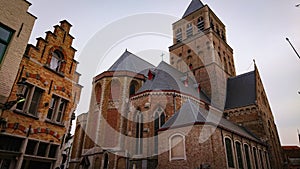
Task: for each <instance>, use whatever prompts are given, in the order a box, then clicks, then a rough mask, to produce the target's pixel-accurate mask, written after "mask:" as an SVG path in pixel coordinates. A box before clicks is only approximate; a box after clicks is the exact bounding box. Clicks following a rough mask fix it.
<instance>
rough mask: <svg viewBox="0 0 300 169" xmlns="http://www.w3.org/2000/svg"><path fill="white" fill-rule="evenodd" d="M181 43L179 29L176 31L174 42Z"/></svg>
mask: <svg viewBox="0 0 300 169" xmlns="http://www.w3.org/2000/svg"><path fill="white" fill-rule="evenodd" d="M181 41H182V30H181V28H179V29H177V30H176V42H181Z"/></svg>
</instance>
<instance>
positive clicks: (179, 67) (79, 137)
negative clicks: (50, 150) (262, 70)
mask: <svg viewBox="0 0 300 169" xmlns="http://www.w3.org/2000/svg"><path fill="white" fill-rule="evenodd" d="M172 28H173V45H172V46H170V47H169V52H170V64H168V63H166V62H164V61H162V62H161V63H160V64H159V65H158V66H154V65H152V64H151V63H148V62H147V61H145V60H143V59H141V58H140V57H138V56H136V55H135V54H133V53H131V52H129V51H127V50H126V51H125V52H124V53H123V54H122V55H121V56H120V58H119V59H118V60H117V61H116V62H115V63H113V64H112V66H111V67H110V68H109V69H108V70H107V71H105V72H102V73H101V74H99V75H97V76H96V77H94V79H93V90H92V97H91V103H90V110H89V112H88V113H86V114H82V115H80V116H79V117H78V119H77V123H76V132H75V136H74V143H73V150H72V154H71V158H72V159H71V161H70V168H74V169H75V168H89V169H93V168H95V169H96V168H97V169H98V168H101V169H113V168H124V169H127V168H132V169H139V168H143V169H146V168H148V169H150V168H160V169H165V168H172V169H177V168H178V169H182V168H186V169H200V168H201V169H204V168H207V169H208V168H213V169H223V168H239V169H241V168H247V169H281V168H282V167H283V159H282V152H281V151H282V150H281V145H280V140H279V136H278V132H277V128H276V124H275V122H274V117H273V114H272V111H271V108H270V105H269V103H268V99H267V96H266V93H265V90H264V87H263V84H262V81H261V79H260V75H259V71H258V69H257V67H256V65H255V64H254V70H253V71H250V72H248V73H245V74H241V75H236V72H235V65H234V60H233V49H232V48H231V47H230V45H229V44H227V40H226V30H225V25H224V24H223V23H222V21H221V20H220V19H219V18H218V17H217V16H216V15H215V14H214V12H213V11H212V10H211V9H210V8H209V6H207V5H204V4H203V3H202V2H201V1H200V0H192V2H191V3H190V5H189V6H188V8H187V9H186V11H185V13H184V14H183V16H182V18H181V19H180V20H178V21H177V22H175V23H173V25H172Z"/></svg>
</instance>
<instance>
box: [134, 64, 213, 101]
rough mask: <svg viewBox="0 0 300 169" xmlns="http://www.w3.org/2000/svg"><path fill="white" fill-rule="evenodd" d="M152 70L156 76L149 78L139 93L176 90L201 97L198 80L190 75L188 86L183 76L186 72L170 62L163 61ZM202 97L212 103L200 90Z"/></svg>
mask: <svg viewBox="0 0 300 169" xmlns="http://www.w3.org/2000/svg"><path fill="white" fill-rule="evenodd" d="M152 71H153V73H154V74H155V77H154V78H153V79H152V80H148V79H147V80H146V82H145V83H144V85H143V86H142V87H141V88H140V89H139V90H138V91H137V93H141V92H145V91H163V90H175V91H178V92H180V93H184V94H188V95H191V96H194V97H195V98H198V99H199V92H198V88H197V87H194V85H195V84H196V81H195V80H193V79H192V78H190V77H189V79H188V87H186V86H185V84H184V82H183V80H182V78H185V77H186V74H184V73H182V72H180V71H178V70H177V69H175V68H173V67H172V66H171V65H169V64H168V63H166V62H164V61H162V62H160V64H159V65H158V66H157V67H156V68H155V69H153V70H152ZM200 99H201V100H203V101H205V102H207V103H210V99H209V98H208V97H207V96H206V95H205V94H204V92H203V91H201V92H200Z"/></svg>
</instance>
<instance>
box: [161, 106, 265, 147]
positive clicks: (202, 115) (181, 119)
mask: <svg viewBox="0 0 300 169" xmlns="http://www.w3.org/2000/svg"><path fill="white" fill-rule="evenodd" d="M208 113H209V112H208V111H207V110H205V109H203V108H201V107H199V106H198V105H196V104H195V103H193V102H192V101H190V100H187V101H186V102H185V103H184V104H183V105H182V107H181V108H180V110H179V111H178V112H176V113H175V114H174V115H173V116H172V117H171V118H170V119H169V120H168V121H167V122H166V123H165V124H164V125H163V126H162V128H161V129H160V130H167V129H175V128H180V127H183V126H190V125H194V124H195V123H203V124H204V123H206V122H211V123H213V124H215V125H217V126H218V127H221V128H223V129H226V130H228V131H231V132H234V133H236V134H238V135H241V136H244V137H247V138H249V139H252V140H254V141H257V142H261V141H260V140H259V139H258V138H257V137H256V136H254V135H253V134H252V133H250V132H249V131H247V130H246V129H245V128H243V127H241V126H238V125H236V124H234V123H232V122H230V121H229V120H227V119H225V118H223V117H222V115H220V114H214V113H212V112H210V113H211V114H208ZM208 117H209V119H211V120H209V121H208Z"/></svg>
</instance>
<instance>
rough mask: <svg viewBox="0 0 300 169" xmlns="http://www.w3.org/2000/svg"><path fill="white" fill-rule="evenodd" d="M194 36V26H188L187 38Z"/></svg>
mask: <svg viewBox="0 0 300 169" xmlns="http://www.w3.org/2000/svg"><path fill="white" fill-rule="evenodd" d="M192 36H193V25H192V23H189V24H187V25H186V37H187V38H189V37H192Z"/></svg>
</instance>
